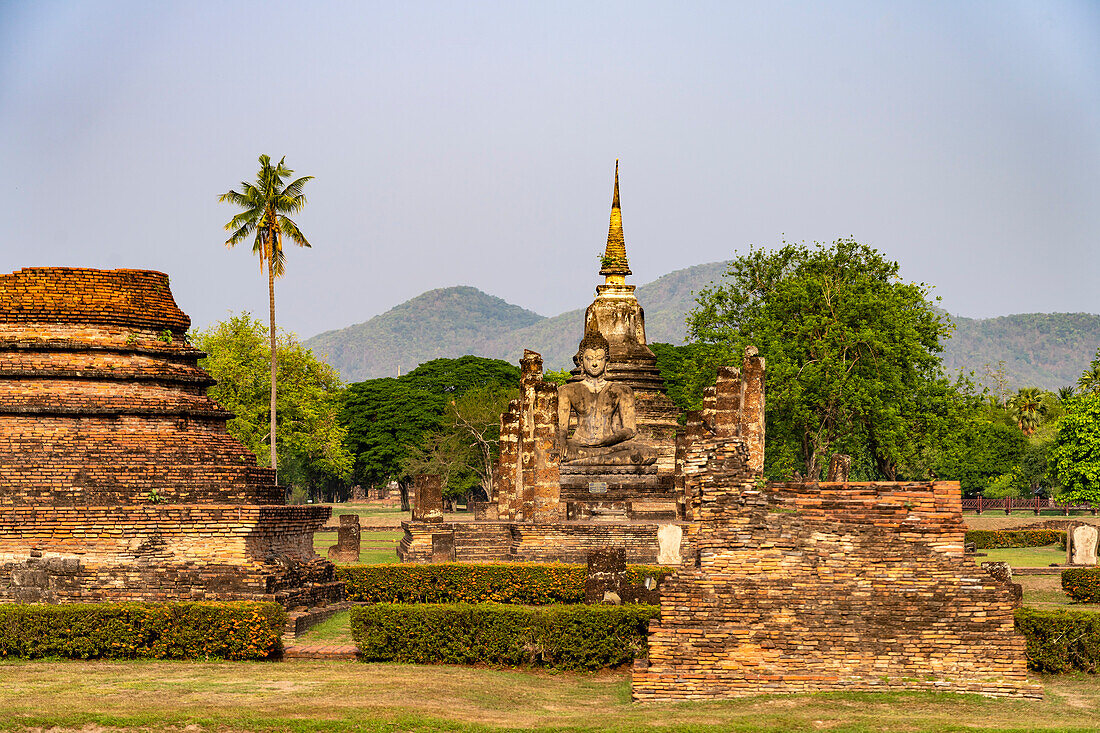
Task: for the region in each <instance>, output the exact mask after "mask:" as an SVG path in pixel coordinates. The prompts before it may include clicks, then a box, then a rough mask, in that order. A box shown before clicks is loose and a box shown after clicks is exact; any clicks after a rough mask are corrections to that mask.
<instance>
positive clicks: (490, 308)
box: [305, 286, 545, 382]
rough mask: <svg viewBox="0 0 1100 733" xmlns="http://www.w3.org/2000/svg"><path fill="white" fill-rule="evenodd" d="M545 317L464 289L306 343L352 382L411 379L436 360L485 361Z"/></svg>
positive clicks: (433, 294)
mask: <svg viewBox="0 0 1100 733" xmlns="http://www.w3.org/2000/svg"><path fill="white" fill-rule="evenodd" d="M542 320H545V316H540V315H539V314H538V313H534V312H532V311H529V310H526V309H524V308H520V307H519V306H518V305H512V304H510V303H507V302H505V301H504V300H502V299H500V298H497V297H494V296H492V295H487V294H485V293H483V292H481V291H480V290H478V289H477V288H472V287H468V286H459V287H453V288H441V289H439V290H429V291H428V292H426V293H422V294H420V295H418V296H416V297H415V298H413V299H412V300H408V301H405V302H404V303H402V304H401V305H399V306H397V307H395V308H392V309H390V310H388V311H386V312H385V313H383V314H382V315H379V316H375V317H374V318H372V319H370V320H369V321H367V322H366V323H357V324H355V325H354V326H348V327H347V328H342V329H340V330H338V331H326V332H324V333H321V334H318V335H316V336H314V337H313V338H311V339H308V340H307V341H306V342H305V345H306V346H308V347H309V348H311V349H313V353H314V354H316V355H317V356H318V357H320V358H322V359H324V360H325V361H327V362H328V363H329V364H331V365H332V366H334V367H336V369H338V370H339V372H340V375H341V376H342V377H343V378H344V380H345V381H348V382H359V381H362V380H364V379H372V378H374V377H392V376H396V375H397V374H398V372H399V371H400V372H401V373H407V372H410V371H412V370H413V369H415V368H416V366H417V365H418V364H421V363H423V362H426V361H430V360H432V359H439V358H441V357H444V358H453V357H458V356H464V355H466V354H474V355H478V356H481V355H484V354H486V353H489V351H491V349H490V347H489V342H490V341H491V340H493V339H494V338H495V337H497V336H498V335H499V334H500V333H510V332H512V331H515V330H516V329H519V328H523V327H524V326H529V325H531V324H532V323H537V322H539V321H542Z"/></svg>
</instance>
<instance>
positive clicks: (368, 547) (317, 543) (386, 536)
mask: <svg viewBox="0 0 1100 733" xmlns="http://www.w3.org/2000/svg"><path fill="white" fill-rule="evenodd" d="M404 534H405V533H404V532H403V531H401V530H392V529H387V528H381V529H373V528H370V529H364V530H362V531H361V532H360V533H359V562H360V563H364V564H367V565H378V564H382V563H391V562H397V543H398V542H400V541H401V538H402V537H403V536H404ZM335 544H336V532H315V533H314V535H313V551H314V552H316V553H317V554H318V555H320V556H321V557H327V556H328V548H330V547H332V546H333V545H335Z"/></svg>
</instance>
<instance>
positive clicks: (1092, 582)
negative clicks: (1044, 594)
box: [1062, 568, 1100, 603]
mask: <svg viewBox="0 0 1100 733" xmlns="http://www.w3.org/2000/svg"><path fill="white" fill-rule="evenodd" d="M1062 590H1063V591H1064V592H1065V594H1066V595H1067V596H1069V597H1070V598H1072V599H1073V600H1075V601H1078V602H1080V603H1100V568H1070V569H1069V570H1063V571H1062Z"/></svg>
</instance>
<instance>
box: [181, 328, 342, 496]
mask: <svg viewBox="0 0 1100 733" xmlns="http://www.w3.org/2000/svg"><path fill="white" fill-rule="evenodd" d="M190 338H191V341H192V342H193V343H194V344H195V345H196V346H197V347H198V348H200V349H202V350H203V351H205V352H206V354H207V355H206V358H204V359H203V360H201V361H200V362H199V364H200V365H201V366H202V367H203V368H204V369H206V371H208V372H209V373H210V375H211V376H212V377H214V379H216V380H218V383H217V384H216V385H214V386H213V387H211V388H210V389H209V391H208V393H209V395H210V396H211V397H212V398H213V399H214V400H216V401H217V402H218V403H219V404H221V405H222V406H223V407H225V408H226V409H228V410H231V411H232V412H233V413H234V414H235V415H236V416H235V417H234V418H233V419H232V420H230V421H229V423H228V429H229V432H230V434H231V435H233V437H235V438H236V439H237V440H239V441H240V442H241V443H243V444H244V445H245V446H247V447H248V448H249V449H250V450H251V451H253V452H254V453H255V454H256V456H257V458H258V459H259V462H260V463H261V465H270V464H268V463H267V461H268V459H269V457H270V456H271V455H273V454H272V453H271V452H270V451H268V450H267V445H266V444H267V441H268V440H269V439H270V435H269V433H268V429H267V428H268V426H269V424H270V423H271V418H270V414H269V412H268V410H269V409H270V402H269V393H268V385H267V384H266V380H265V379H264V373H265V372H266V371H267V365H268V364H269V363H270V362H271V355H270V352H269V348H270V347H269V346H268V344H270V338H269V334H268V331H267V327H266V326H265V325H264V324H263V323H262V322H261V321H259V320H257V319H254V318H253V317H252V316H251V315H249V314H248V313H241V314H238V315H233V316H231V317H230V318H229V320H227V321H222V322H220V323H216V324H214V325H212V326H210V327H209V328H208V329H206V330H203V331H198V332H195V333H193V334H191V336H190ZM275 361H276V365H277V368H278V378H279V382H280V384H282V385H283V388H282V389H281V390H279V394H278V398H279V404H278V410H279V414H280V415H281V416H282V419H281V420H279V424H278V427H279V429H278V432H277V434H276V439H277V441H278V444H279V451H278V455H279V456H280V460H282V462H283V463H282V464H281V465H280V466H279V469H280V470H281V473H280V475H281V477H282V480H283V482H284V483H287V484H288V485H297V486H309V487H314V488H318V487H328V488H329V489H330V490H331V489H332V488H333V487H335V486H337V485H341V486H343V485H346V481H347V479H348V477H349V476H350V474H351V465H352V457H351V454H350V453H349V452H348V450H347V448H346V447H345V446H344V440H345V438H346V435H347V431H346V429H345V428H344V427H343V425H342V424H341V423H340V420H339V415H340V409H341V405H342V393H343V386H342V385H341V383H340V378H339V376H338V375H337V374H336V371H335V370H334V369H333V368H332V367H330V366H329V365H328V364H325V363H324V362H322V361H320V360H318V359H317V358H316V357H315V356H313V352H311V351H310V350H309V349H306V348H305V347H303V346H302V345H301V343H299V342H298V340H297V339H296V338H295V337H294V336H293V335H292V334H288V333H285V332H283V333H280V334H278V337H277V339H276V359H275Z"/></svg>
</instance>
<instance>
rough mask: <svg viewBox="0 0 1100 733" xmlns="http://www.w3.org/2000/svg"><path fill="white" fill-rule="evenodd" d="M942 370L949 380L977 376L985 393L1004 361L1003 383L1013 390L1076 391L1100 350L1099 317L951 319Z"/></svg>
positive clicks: (1039, 315)
mask: <svg viewBox="0 0 1100 733" xmlns="http://www.w3.org/2000/svg"><path fill="white" fill-rule="evenodd" d="M951 320H952V321H954V322H955V333H954V335H953V336H952V337H951V338H950V339H948V341H947V343H946V345H945V348H944V354H943V366H944V369H945V370H947V372H948V374H953V373H955V372H957V371H958V370H960V369H961V370H963V371H964V372H970V371H973V372H974V378H975V379H977V380H979V381H981V382H983V383H984V384H985V386H986V387H988V388H990V389H992V388H993V387H994V385H993V383H992V381H991V380H990V378H989V377H988V376H987V372H988V370H989V369H998V368H999V362H1001V361H1004V366H1003V367H1000V368H1003V369H1004V377H1005V379H1006V380H1007V381H1008V384H1009V385H1011V387H1012V388H1013V389H1015V388H1017V387H1041V388H1043V389H1049V390H1056V389H1058V388H1059V387H1063V386H1065V385H1076V384H1077V378H1078V377H1080V376H1081V372H1083V371H1085V368H1086V367H1088V365H1089V362H1090V361H1091V360H1092V357H1093V356H1094V355H1095V354H1096V349H1097V347H1098V346H1100V316H1097V315H1093V314H1091V313H1020V314H1017V315H1013V316H1000V317H998V318H982V319H973V318H962V317H960V316H952V317H951Z"/></svg>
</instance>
